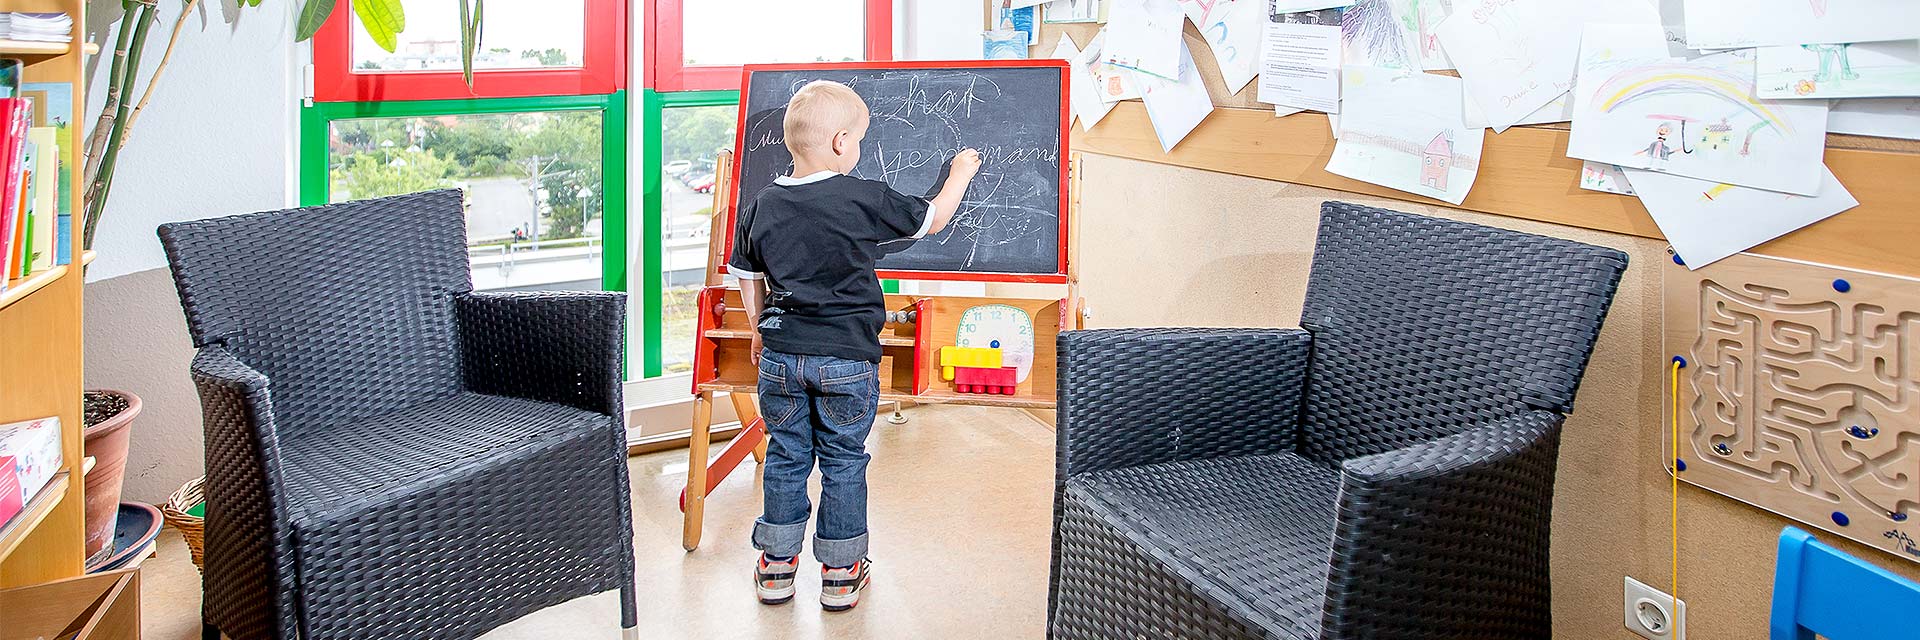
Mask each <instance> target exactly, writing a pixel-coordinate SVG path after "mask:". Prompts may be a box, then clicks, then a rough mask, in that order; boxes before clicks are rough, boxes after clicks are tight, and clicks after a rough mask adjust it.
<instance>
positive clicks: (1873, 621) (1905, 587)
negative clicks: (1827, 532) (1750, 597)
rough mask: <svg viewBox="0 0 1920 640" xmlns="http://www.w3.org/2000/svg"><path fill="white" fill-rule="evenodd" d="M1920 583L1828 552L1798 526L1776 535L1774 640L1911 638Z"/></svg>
mask: <svg viewBox="0 0 1920 640" xmlns="http://www.w3.org/2000/svg"><path fill="white" fill-rule="evenodd" d="M1914 612H1920V583H1915V582H1914V581H1912V580H1908V579H1906V578H1902V577H1900V576H1897V575H1894V574H1893V573H1892V572H1890V571H1887V570H1886V569H1882V568H1880V567H1876V566H1874V565H1872V564H1870V563H1868V562H1867V561H1865V560H1861V559H1859V558H1855V557H1853V556H1851V555H1848V554H1846V553H1843V552H1841V551H1840V550H1839V549H1835V548H1833V547H1829V546H1827V545H1826V544H1824V543H1821V542H1820V541H1819V540H1815V539H1814V538H1813V536H1812V535H1811V534H1809V533H1807V532H1805V531H1802V530H1800V529H1799V528H1796V527H1787V528H1784V529H1781V530H1780V556H1779V559H1778V561H1777V563H1776V564H1775V565H1774V570H1773V622H1772V625H1771V631H1772V633H1771V637H1772V638H1773V640H1814V634H1816V633H1818V634H1820V635H1822V636H1826V637H1827V638H1830V639H1831V640H1896V639H1902V640H1904V639H1910V638H1913V637H1914V635H1915V634H1916V633H1920V631H1916V630H1915V628H1914V619H1913V616H1914Z"/></svg>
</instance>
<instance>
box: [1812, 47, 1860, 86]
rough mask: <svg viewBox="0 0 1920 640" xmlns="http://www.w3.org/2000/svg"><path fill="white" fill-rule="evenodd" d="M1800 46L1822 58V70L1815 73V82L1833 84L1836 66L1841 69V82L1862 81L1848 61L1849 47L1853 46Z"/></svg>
mask: <svg viewBox="0 0 1920 640" xmlns="http://www.w3.org/2000/svg"><path fill="white" fill-rule="evenodd" d="M1800 46H1801V48H1804V49H1806V50H1808V51H1812V52H1814V53H1816V54H1819V56H1820V70H1819V71H1816V72H1814V74H1813V80H1814V82H1832V81H1833V80H1834V75H1833V72H1834V67H1835V66H1838V67H1840V77H1839V79H1841V80H1859V79H1860V74H1857V73H1854V72H1853V63H1852V62H1851V61H1849V60H1847V47H1849V46H1852V45H1849V44H1846V43H1841V44H1803V45H1800Z"/></svg>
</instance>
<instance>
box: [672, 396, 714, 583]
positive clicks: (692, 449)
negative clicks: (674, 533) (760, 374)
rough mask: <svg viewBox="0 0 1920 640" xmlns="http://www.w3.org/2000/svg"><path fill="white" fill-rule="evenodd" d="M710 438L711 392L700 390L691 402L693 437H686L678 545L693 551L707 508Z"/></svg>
mask: <svg viewBox="0 0 1920 640" xmlns="http://www.w3.org/2000/svg"><path fill="white" fill-rule="evenodd" d="M712 435H713V392H712V391H702V392H700V395H698V396H695V397H694V399H693V434H692V435H691V436H688V438H687V489H686V493H685V494H684V495H685V496H686V498H685V503H684V504H683V505H682V509H683V510H684V511H685V512H686V514H685V515H684V518H685V520H684V525H685V527H684V530H683V531H682V532H681V534H680V535H681V537H680V546H681V547H683V548H685V549H686V550H688V551H692V550H694V549H696V548H699V546H700V524H701V518H702V516H704V515H706V508H707V445H708V444H709V438H710V437H711V436H712Z"/></svg>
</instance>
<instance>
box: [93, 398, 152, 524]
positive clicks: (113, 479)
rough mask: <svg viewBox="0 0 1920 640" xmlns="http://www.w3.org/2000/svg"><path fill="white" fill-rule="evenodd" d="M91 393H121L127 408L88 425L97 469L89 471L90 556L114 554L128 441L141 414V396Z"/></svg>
mask: <svg viewBox="0 0 1920 640" xmlns="http://www.w3.org/2000/svg"><path fill="white" fill-rule="evenodd" d="M88 393H90V394H106V395H111V396H118V397H120V398H121V399H124V400H126V402H127V407H126V408H125V409H121V410H120V412H119V413H116V414H113V415H112V416H111V417H107V418H106V419H104V420H101V421H100V422H99V424H95V425H92V426H89V427H87V429H86V433H85V439H86V455H87V457H90V458H93V470H92V471H88V472H87V488H86V494H87V559H88V560H89V561H91V560H94V559H95V556H96V555H97V554H101V553H103V552H105V553H111V552H112V547H113V527H114V523H115V521H116V519H117V516H118V515H119V510H120V484H121V481H122V480H124V479H125V478H126V471H127V441H128V440H129V439H131V438H132V437H133V429H132V428H131V427H132V426H133V419H134V417H135V416H138V415H140V396H136V395H133V394H131V393H127V392H125V391H116V390H112V389H95V390H92V391H89V392H88Z"/></svg>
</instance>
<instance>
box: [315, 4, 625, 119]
mask: <svg viewBox="0 0 1920 640" xmlns="http://www.w3.org/2000/svg"><path fill="white" fill-rule="evenodd" d="M348 1H351V0H348ZM346 4H347V3H346V2H342V3H341V5H342V6H340V7H338V8H337V9H336V10H335V11H334V12H333V16H332V17H330V18H328V19H327V22H326V24H325V25H323V26H321V28H320V31H319V32H318V33H316V34H314V38H313V41H314V47H313V59H314V60H313V62H314V70H313V76H314V88H313V90H314V99H315V100H317V101H320V102H347V101H396V100H432V99H458V98H475V97H489V98H493V97H528V96H565V95H584V94H607V93H612V92H614V91H617V90H619V89H621V88H623V87H625V86H626V74H627V64H626V60H627V54H626V52H627V48H626V43H627V0H492V1H491V2H488V3H486V19H485V20H484V21H483V22H482V25H481V26H482V29H484V31H483V33H482V34H481V36H480V42H481V50H479V51H476V52H475V54H474V70H475V73H474V82H473V86H472V87H468V86H467V83H466V79H465V78H463V77H462V74H461V70H460V53H461V52H460V36H459V33H460V30H459V24H460V14H459V7H458V5H455V4H454V3H451V2H447V1H446V0H404V1H403V2H402V6H404V7H405V9H406V16H407V28H406V30H405V31H404V32H403V33H401V34H400V37H399V43H398V45H397V46H395V47H394V51H393V52H391V53H389V52H388V51H386V50H385V49H381V48H380V47H379V46H378V45H375V44H374V43H373V40H372V39H371V38H369V37H368V36H367V35H366V33H365V32H364V30H362V29H360V28H359V27H358V26H357V25H354V24H352V22H353V21H355V20H357V19H358V18H356V17H354V15H353V11H352V8H351V7H350V6H346ZM482 71H484V73H482Z"/></svg>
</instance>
